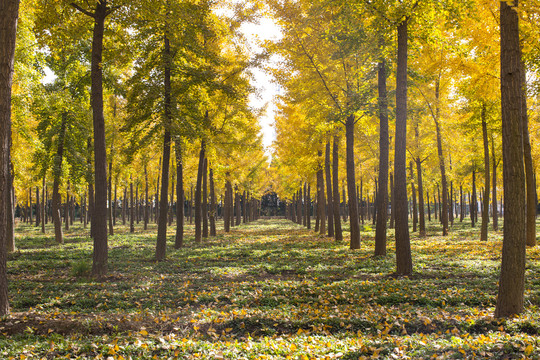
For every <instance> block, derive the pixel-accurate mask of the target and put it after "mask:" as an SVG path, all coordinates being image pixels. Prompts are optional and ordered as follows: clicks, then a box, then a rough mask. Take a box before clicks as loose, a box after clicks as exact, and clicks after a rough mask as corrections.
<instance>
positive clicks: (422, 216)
mask: <svg viewBox="0 0 540 360" xmlns="http://www.w3.org/2000/svg"><path fill="white" fill-rule="evenodd" d="M415 162H416V176H417V177H418V210H419V219H418V220H419V221H418V225H419V227H418V233H419V235H420V236H421V237H424V236H426V216H425V214H424V184H423V180H422V161H420V158H416V159H415Z"/></svg>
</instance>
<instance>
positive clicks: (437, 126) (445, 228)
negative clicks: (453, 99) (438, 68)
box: [433, 76, 448, 236]
mask: <svg viewBox="0 0 540 360" xmlns="http://www.w3.org/2000/svg"><path fill="white" fill-rule="evenodd" d="M439 85H440V76H439V78H437V81H436V83H435V99H436V104H435V117H434V118H433V119H434V120H435V130H436V132H437V154H438V155H439V168H440V170H441V187H442V204H441V201H440V200H439V205H442V207H440V211H441V213H440V220H441V224H442V228H443V229H442V234H443V236H446V235H448V185H447V183H446V165H445V161H444V154H443V148H442V134H441V127H440V107H439V98H440V95H439Z"/></svg>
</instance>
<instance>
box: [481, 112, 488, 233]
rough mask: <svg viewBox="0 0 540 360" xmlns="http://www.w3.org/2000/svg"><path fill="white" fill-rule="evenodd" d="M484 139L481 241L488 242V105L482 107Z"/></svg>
mask: <svg viewBox="0 0 540 360" xmlns="http://www.w3.org/2000/svg"><path fill="white" fill-rule="evenodd" d="M482 138H483V139H484V197H483V198H482V201H483V204H484V206H483V208H482V225H481V227H480V240H481V241H487V239H488V223H489V189H490V184H489V180H490V179H489V142H488V133H487V124H486V105H485V104H483V105H482Z"/></svg>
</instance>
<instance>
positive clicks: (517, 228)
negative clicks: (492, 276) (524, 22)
mask: <svg viewBox="0 0 540 360" xmlns="http://www.w3.org/2000/svg"><path fill="white" fill-rule="evenodd" d="M500 4H501V5H500V6H501V11H500V24H501V26H500V28H501V105H502V140H503V188H504V206H505V212H504V234H503V249H502V264H501V276H500V278H499V293H498V296H497V305H496V307H495V317H498V318H501V317H510V316H514V315H516V314H520V313H521V312H523V303H524V291H525V260H526V254H525V245H526V235H527V234H526V221H527V220H526V201H527V199H526V197H525V193H526V188H525V180H526V177H525V172H524V167H523V129H522V126H523V120H522V113H521V111H522V106H521V104H522V100H521V96H523V90H522V87H523V86H524V85H525V84H524V83H523V76H522V75H521V74H520V71H523V67H522V66H521V49H520V41H519V16H518V14H517V11H516V10H515V8H517V7H518V0H515V1H514V2H513V4H512V6H511V5H510V4H508V3H507V2H506V1H501V3H500ZM514 7H515V8H514Z"/></svg>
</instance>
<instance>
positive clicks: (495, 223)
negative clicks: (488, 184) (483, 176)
mask: <svg viewBox="0 0 540 360" xmlns="http://www.w3.org/2000/svg"><path fill="white" fill-rule="evenodd" d="M491 163H492V166H493V187H492V189H491V197H492V200H491V201H492V207H493V230H494V231H497V230H499V214H498V211H499V209H498V208H497V160H496V159H495V141H494V139H493V133H492V134H491Z"/></svg>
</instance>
